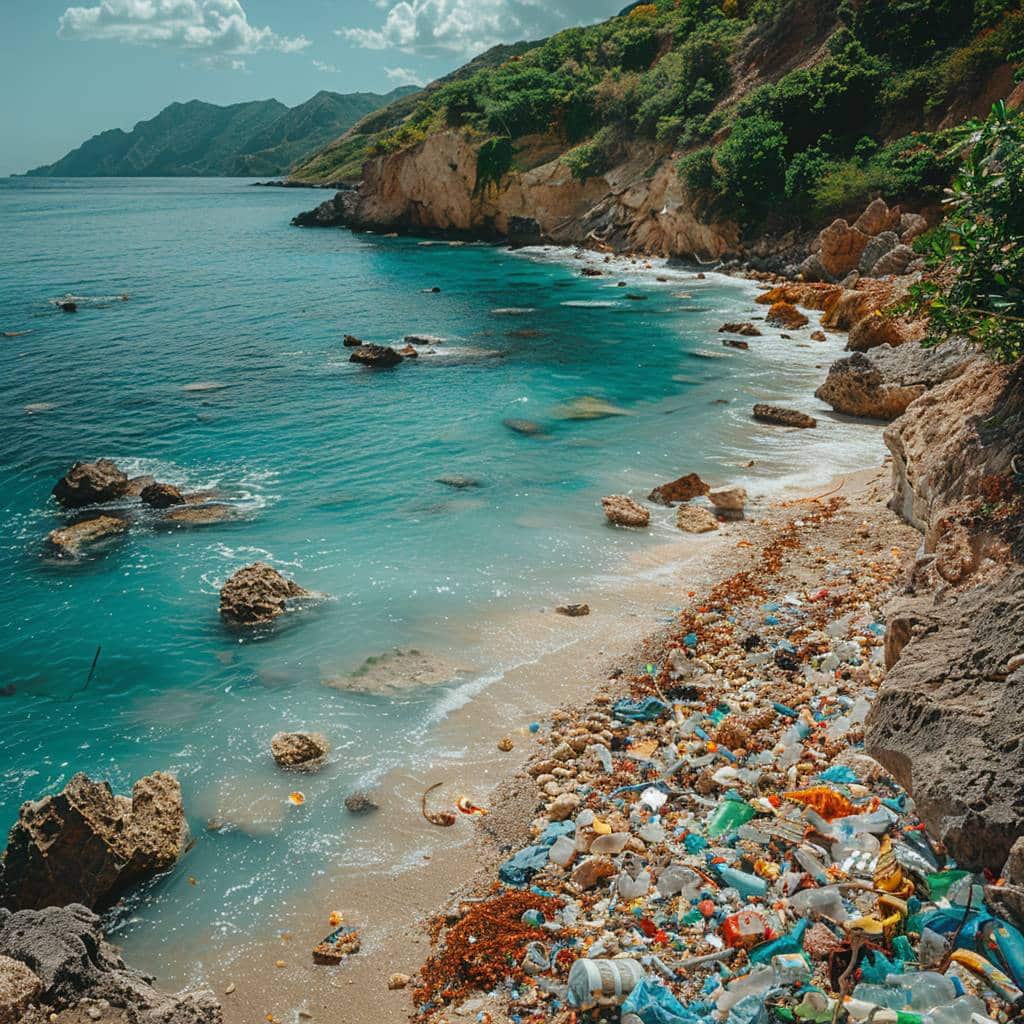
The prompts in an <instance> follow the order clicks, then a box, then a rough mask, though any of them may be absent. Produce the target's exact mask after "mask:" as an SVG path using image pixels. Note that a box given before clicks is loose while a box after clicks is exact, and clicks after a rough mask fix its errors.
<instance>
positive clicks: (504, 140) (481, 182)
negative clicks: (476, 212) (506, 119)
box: [473, 136, 514, 196]
mask: <svg viewBox="0 0 1024 1024" xmlns="http://www.w3.org/2000/svg"><path fill="white" fill-rule="evenodd" d="M513 157H514V151H513V149H512V140H511V139H510V138H508V136H501V137H499V138H496V139H488V140H487V141H486V142H485V143H484V144H483V145H482V146H481V147H480V149H479V150H478V151H477V154H476V185H475V186H474V188H473V195H475V196H478V195H481V194H483V193H484V192H487V191H488V190H489V189H492V188H494V189H500V188H501V183H502V180H503V179H504V177H505V175H506V174H508V172H509V171H511V170H512V160H513Z"/></svg>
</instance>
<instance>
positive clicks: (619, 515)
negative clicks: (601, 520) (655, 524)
mask: <svg viewBox="0 0 1024 1024" xmlns="http://www.w3.org/2000/svg"><path fill="white" fill-rule="evenodd" d="M601 507H602V508H603V509H604V514H605V517H606V518H607V520H608V522H609V523H612V524H613V525H615V526H647V525H649V524H650V521H651V513H650V512H648V510H647V509H645V508H644V507H643V505H641V504H640V502H638V501H634V500H633V499H632V498H630V497H627V496H626V495H624V494H613V495H610V496H609V497H607V498H602V499H601Z"/></svg>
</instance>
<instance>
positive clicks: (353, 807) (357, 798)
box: [345, 791, 378, 814]
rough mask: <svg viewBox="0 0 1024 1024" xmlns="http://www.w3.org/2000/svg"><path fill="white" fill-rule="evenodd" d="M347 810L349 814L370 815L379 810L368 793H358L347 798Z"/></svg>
mask: <svg viewBox="0 0 1024 1024" xmlns="http://www.w3.org/2000/svg"><path fill="white" fill-rule="evenodd" d="M345 810H346V811H348V812H349V814H369V813H370V812H371V811H376V810H378V807H377V805H376V804H375V803H374V802H373V799H372V798H371V797H370V795H369V794H368V793H364V792H362V791H357V792H355V793H350V794H349V795H348V796H347V797H345Z"/></svg>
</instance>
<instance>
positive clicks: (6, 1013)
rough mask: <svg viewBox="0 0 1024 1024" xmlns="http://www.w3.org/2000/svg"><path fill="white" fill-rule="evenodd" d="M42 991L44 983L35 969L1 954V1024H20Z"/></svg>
mask: <svg viewBox="0 0 1024 1024" xmlns="http://www.w3.org/2000/svg"><path fill="white" fill-rule="evenodd" d="M42 991H43V983H42V982H41V981H40V980H39V977H38V976H37V975H36V974H35V973H34V972H33V971H31V970H30V969H29V968H28V967H26V966H25V964H23V963H22V962H21V961H20V960H12V959H11V958H10V957H9V956H3V955H2V954H0V1024H18V1022H19V1021H20V1020H22V1019H23V1018H24V1016H25V1013H26V1011H27V1010H28V1008H29V1007H30V1006H31V1005H32V1004H33V1003H34V1002H35V1001H36V1000H37V999H38V998H39V995H40V993H41V992H42Z"/></svg>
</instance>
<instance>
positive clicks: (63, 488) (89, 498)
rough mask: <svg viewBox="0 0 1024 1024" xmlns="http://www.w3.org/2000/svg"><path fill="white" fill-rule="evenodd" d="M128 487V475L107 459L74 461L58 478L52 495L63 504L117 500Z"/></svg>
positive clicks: (72, 505)
mask: <svg viewBox="0 0 1024 1024" xmlns="http://www.w3.org/2000/svg"><path fill="white" fill-rule="evenodd" d="M127 490H128V476H127V475H126V474H125V473H122V472H121V470H120V469H119V468H118V467H117V464H116V463H114V462H112V461H111V460H110V459H97V460H96V461H95V462H76V463H75V464H74V465H73V466H72V467H71V468H70V469H69V470H68V471H67V473H65V474H64V476H62V477H61V478H60V480H58V481H57V483H56V484H55V485H54V488H53V496H54V498H56V499H57V501H58V502H59V503H60V504H61V505H63V506H64V507H65V508H84V507H85V506H86V505H100V504H103V503H105V502H108V501H116V500H117V499H118V498H121V497H123V496H124V495H125V493H126V492H127Z"/></svg>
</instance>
